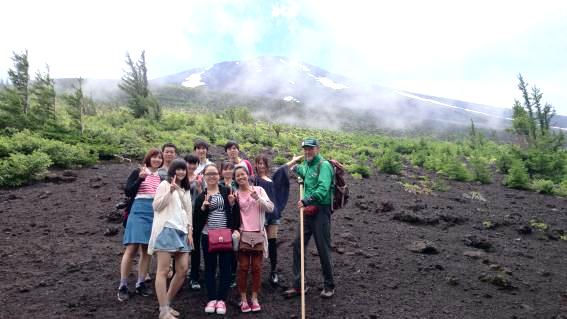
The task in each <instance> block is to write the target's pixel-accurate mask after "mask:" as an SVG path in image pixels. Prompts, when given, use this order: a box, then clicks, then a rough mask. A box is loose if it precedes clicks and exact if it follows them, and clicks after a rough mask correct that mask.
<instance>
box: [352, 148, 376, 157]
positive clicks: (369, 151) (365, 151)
mask: <svg viewBox="0 0 567 319" xmlns="http://www.w3.org/2000/svg"><path fill="white" fill-rule="evenodd" d="M354 154H355V155H359V156H360V155H366V156H370V157H376V156H378V154H380V152H379V151H378V150H377V149H376V148H374V147H370V146H361V147H359V148H357V149H355V150H354Z"/></svg>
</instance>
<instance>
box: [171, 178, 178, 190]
mask: <svg viewBox="0 0 567 319" xmlns="http://www.w3.org/2000/svg"><path fill="white" fill-rule="evenodd" d="M178 189H179V185H177V176H173V179H172V180H171V188H170V191H171V192H172V193H173V191H175V190H178Z"/></svg>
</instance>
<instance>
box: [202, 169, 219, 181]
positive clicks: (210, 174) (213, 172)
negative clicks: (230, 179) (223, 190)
mask: <svg viewBox="0 0 567 319" xmlns="http://www.w3.org/2000/svg"><path fill="white" fill-rule="evenodd" d="M203 175H205V182H206V183H207V186H209V185H210V186H213V185H217V184H218V183H219V170H218V169H217V168H216V166H214V165H210V166H207V167H206V168H205V171H204V174H203Z"/></svg>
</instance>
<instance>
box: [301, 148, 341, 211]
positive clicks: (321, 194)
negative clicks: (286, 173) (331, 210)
mask: <svg viewBox="0 0 567 319" xmlns="http://www.w3.org/2000/svg"><path fill="white" fill-rule="evenodd" d="M319 163H320V164H321V165H320V166H319ZM295 173H296V174H297V175H299V177H301V178H302V179H303V183H304V185H305V193H304V194H303V198H302V200H303V203H304V205H319V206H327V205H331V185H332V181H333V167H332V165H331V163H329V161H327V160H325V159H324V158H323V157H322V156H321V155H320V154H317V155H316V156H315V157H314V158H313V159H312V160H311V161H303V163H301V164H299V165H297V166H296V167H295Z"/></svg>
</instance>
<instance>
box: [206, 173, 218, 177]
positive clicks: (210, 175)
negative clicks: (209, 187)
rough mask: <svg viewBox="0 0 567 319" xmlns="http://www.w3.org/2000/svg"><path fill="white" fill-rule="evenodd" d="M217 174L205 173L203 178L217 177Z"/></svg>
mask: <svg viewBox="0 0 567 319" xmlns="http://www.w3.org/2000/svg"><path fill="white" fill-rule="evenodd" d="M218 175H219V173H206V174H205V176H209V177H213V176H218Z"/></svg>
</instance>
